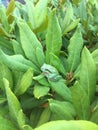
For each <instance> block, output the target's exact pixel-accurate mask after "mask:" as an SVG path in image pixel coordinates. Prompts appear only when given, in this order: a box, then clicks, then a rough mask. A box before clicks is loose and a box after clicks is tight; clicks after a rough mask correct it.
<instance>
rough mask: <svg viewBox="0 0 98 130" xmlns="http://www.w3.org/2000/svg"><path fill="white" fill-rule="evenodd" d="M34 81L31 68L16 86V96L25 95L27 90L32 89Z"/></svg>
mask: <svg viewBox="0 0 98 130" xmlns="http://www.w3.org/2000/svg"><path fill="white" fill-rule="evenodd" d="M32 79H33V70H32V69H31V68H30V69H28V70H27V71H26V72H25V73H24V75H23V76H22V77H21V80H20V82H19V83H18V84H17V86H16V89H15V94H16V95H22V94H23V93H25V92H26V90H27V89H28V88H29V87H30V85H31V83H32Z"/></svg>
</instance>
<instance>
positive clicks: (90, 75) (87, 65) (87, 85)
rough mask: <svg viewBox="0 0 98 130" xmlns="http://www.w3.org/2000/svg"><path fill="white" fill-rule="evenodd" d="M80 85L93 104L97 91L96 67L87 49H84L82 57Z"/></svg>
mask: <svg viewBox="0 0 98 130" xmlns="http://www.w3.org/2000/svg"><path fill="white" fill-rule="evenodd" d="M80 84H81V86H82V87H83V89H84V90H85V92H86V93H87V95H88V97H89V100H90V102H92V100H93V99H94V95H95V89H96V66H95V62H94V60H93V58H92V55H91V54H90V52H89V50H88V49H87V48H86V47H84V49H83V51H82V57H81V66H80Z"/></svg>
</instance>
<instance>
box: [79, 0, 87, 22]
mask: <svg viewBox="0 0 98 130" xmlns="http://www.w3.org/2000/svg"><path fill="white" fill-rule="evenodd" d="M78 11H79V17H80V19H81V22H83V21H86V20H87V10H86V4H85V0H82V1H81V3H80V4H79V10H78Z"/></svg>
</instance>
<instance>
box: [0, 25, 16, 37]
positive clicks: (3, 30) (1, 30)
mask: <svg viewBox="0 0 98 130" xmlns="http://www.w3.org/2000/svg"><path fill="white" fill-rule="evenodd" d="M0 35H2V36H5V37H10V38H12V37H14V35H12V34H9V33H8V32H6V30H5V29H4V28H3V27H2V26H0Z"/></svg>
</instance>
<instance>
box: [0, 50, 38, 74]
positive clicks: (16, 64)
mask: <svg viewBox="0 0 98 130" xmlns="http://www.w3.org/2000/svg"><path fill="white" fill-rule="evenodd" d="M0 59H1V61H2V62H3V63H4V64H6V65H7V66H8V67H9V68H11V69H14V70H20V71H27V70H28V69H29V68H30V67H31V68H33V70H34V71H35V72H39V70H38V68H37V67H36V66H35V65H34V64H33V63H32V62H30V61H29V60H27V59H25V58H24V57H23V56H22V55H13V56H9V55H6V54H4V53H3V51H2V50H1V49H0Z"/></svg>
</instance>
